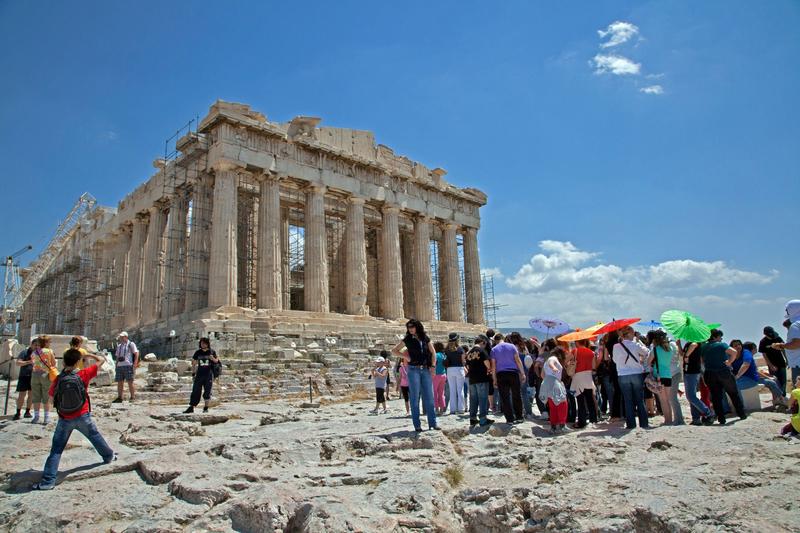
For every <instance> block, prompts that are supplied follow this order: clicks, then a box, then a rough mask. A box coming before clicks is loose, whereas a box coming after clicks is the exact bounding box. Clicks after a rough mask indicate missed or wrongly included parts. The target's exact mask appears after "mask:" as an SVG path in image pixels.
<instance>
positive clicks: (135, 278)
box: [124, 213, 149, 328]
mask: <svg viewBox="0 0 800 533" xmlns="http://www.w3.org/2000/svg"><path fill="white" fill-rule="evenodd" d="M148 219H149V216H148V215H144V214H142V213H139V214H137V215H136V216H135V217H134V219H133V233H132V234H131V248H130V251H129V252H128V274H127V278H128V279H127V283H126V286H125V294H126V298H125V322H124V324H125V325H124V327H126V328H130V327H132V326H135V325H137V324H138V322H139V303H140V302H141V295H142V292H141V290H142V271H143V268H142V257H143V255H144V253H143V252H144V243H145V239H146V238H147V221H148Z"/></svg>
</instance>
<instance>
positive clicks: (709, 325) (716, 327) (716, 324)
mask: <svg viewBox="0 0 800 533" xmlns="http://www.w3.org/2000/svg"><path fill="white" fill-rule="evenodd" d="M721 325H722V324H720V323H719V322H712V323H711V324H706V326H708V329H719V327H720V326H721Z"/></svg>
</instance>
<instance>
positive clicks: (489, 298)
mask: <svg viewBox="0 0 800 533" xmlns="http://www.w3.org/2000/svg"><path fill="white" fill-rule="evenodd" d="M481 287H482V288H483V319H484V321H485V322H486V325H488V326H489V327H491V328H492V329H494V328H496V327H497V310H498V309H499V308H500V307H502V306H501V305H498V304H497V303H496V302H495V299H494V276H492V275H491V274H484V273H481Z"/></svg>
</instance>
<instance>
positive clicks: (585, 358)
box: [575, 346, 594, 372]
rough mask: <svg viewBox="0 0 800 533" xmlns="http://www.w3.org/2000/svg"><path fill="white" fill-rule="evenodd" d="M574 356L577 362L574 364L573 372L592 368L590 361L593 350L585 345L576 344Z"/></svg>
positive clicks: (592, 357)
mask: <svg viewBox="0 0 800 533" xmlns="http://www.w3.org/2000/svg"><path fill="white" fill-rule="evenodd" d="M575 357H576V358H577V364H576V365H575V372H583V371H585V370H589V371H591V370H592V361H593V360H594V352H593V351H591V350H590V349H589V348H587V347H585V346H578V349H577V350H575Z"/></svg>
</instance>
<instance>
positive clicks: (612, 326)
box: [594, 318, 641, 335]
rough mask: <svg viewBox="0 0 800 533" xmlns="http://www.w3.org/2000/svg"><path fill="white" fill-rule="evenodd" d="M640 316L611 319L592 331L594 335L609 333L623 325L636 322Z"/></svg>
mask: <svg viewBox="0 0 800 533" xmlns="http://www.w3.org/2000/svg"><path fill="white" fill-rule="evenodd" d="M640 320H641V318H620V319H619V320H612V321H611V322H609V323H608V324H606V325H605V326H603V327H602V328H600V329H598V330H597V331H595V332H594V334H595V335H602V334H603V333H609V332H611V331H617V330H618V329H622V328H624V327H625V326H630V325H631V324H636V323H637V322H639V321H640Z"/></svg>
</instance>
